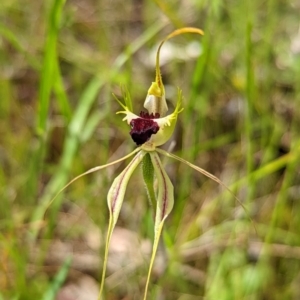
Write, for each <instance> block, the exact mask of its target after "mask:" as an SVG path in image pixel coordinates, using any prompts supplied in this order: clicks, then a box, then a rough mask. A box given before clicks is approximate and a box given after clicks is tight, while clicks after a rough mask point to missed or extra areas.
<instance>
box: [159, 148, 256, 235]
mask: <svg viewBox="0 0 300 300" xmlns="http://www.w3.org/2000/svg"><path fill="white" fill-rule="evenodd" d="M156 151H157V152H159V153H161V154H163V155H165V156H167V157H171V158H174V159H176V160H178V161H180V162H182V163H184V164H186V165H187V166H189V167H191V168H193V169H194V170H196V171H197V172H199V173H201V174H203V175H204V176H206V177H208V178H210V179H212V180H213V181H215V182H217V183H218V184H220V185H221V186H222V187H224V188H225V189H226V190H227V191H228V192H229V193H230V194H231V195H232V196H233V197H234V198H235V200H236V201H237V202H238V203H239V204H240V205H241V206H242V207H243V209H244V210H245V212H246V214H247V217H248V218H249V219H250V220H251V222H252V224H253V226H254V229H255V231H256V227H255V224H254V222H253V220H252V219H251V217H250V216H249V213H248V210H247V208H246V207H245V206H244V204H243V203H242V202H241V200H240V199H239V198H238V197H237V196H236V195H235V194H234V193H233V192H232V190H231V189H230V188H229V187H228V186H227V185H226V184H225V183H224V182H223V181H221V180H220V179H219V178H218V177H216V176H214V175H213V174H211V173H209V172H207V171H205V170H204V169H202V168H200V167H198V166H196V165H194V164H192V163H190V162H188V161H187V160H185V159H183V158H181V157H179V156H177V155H175V154H172V153H169V152H167V151H165V150H162V149H159V148H157V149H156Z"/></svg>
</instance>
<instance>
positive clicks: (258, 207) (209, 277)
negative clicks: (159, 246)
mask: <svg viewBox="0 0 300 300" xmlns="http://www.w3.org/2000/svg"><path fill="white" fill-rule="evenodd" d="M297 5H298V4H297V3H296V2H295V1H279V0H269V1H265V2H261V1H258V0H255V1H231V2H230V1H226V2H222V1H218V0H213V1H188V2H186V1H175V2H174V1H173V2H171V1H147V0H146V1H144V2H138V4H137V3H129V2H124V1H117V2H113V3H111V2H109V1H106V2H103V1H102V2H101V1H100V2H98V3H95V2H93V1H84V2H75V1H62V0H53V1H46V2H41V3H40V2H38V1H34V2H32V1H29V0H25V1H23V2H21V1H17V0H15V1H4V2H3V3H1V4H0V66H1V67H0V99H1V101H0V164H1V167H0V196H1V204H0V230H1V231H0V257H1V258H0V299H43V297H44V298H45V299H50V298H51V299H55V294H56V293H57V292H59V290H60V289H61V288H62V286H63V285H64V284H67V283H76V282H77V280H78V278H81V277H82V276H83V275H84V274H85V275H86V276H89V277H91V278H93V280H94V281H95V282H99V277H100V276H99V274H100V273H101V265H102V263H101V258H102V257H103V240H104V237H105V232H106V229H107V222H108V211H107V203H106V193H107V191H108V189H109V187H110V184H111V183H112V181H113V178H114V177H115V176H116V175H118V174H119V173H120V172H121V170H122V167H123V166H124V164H120V166H116V167H111V168H110V169H108V170H103V171H101V172H99V173H97V174H93V175H89V176H88V177H85V178H82V179H81V180H79V181H78V182H76V183H74V184H73V185H71V186H70V187H69V188H68V189H67V190H66V191H65V193H64V194H62V195H61V196H60V197H59V198H58V199H57V200H56V201H55V202H54V203H53V205H52V206H50V208H49V209H48V211H47V212H46V209H47V207H48V204H49V201H50V200H51V198H52V197H53V195H55V194H56V192H57V191H58V190H59V189H60V188H61V187H62V186H63V185H65V184H66V183H67V182H68V181H69V180H70V179H72V178H73V177H75V176H76V175H78V174H80V173H81V172H84V171H85V170H87V169H89V168H91V167H93V166H96V165H101V164H105V163H106V162H108V161H112V160H113V159H116V158H118V157H121V156H123V155H125V154H127V153H129V152H130V151H131V150H133V149H134V143H133V142H132V141H131V139H130V136H129V134H128V132H129V128H128V126H127V125H126V124H125V123H123V122H122V121H121V117H120V116H119V115H115V112H116V111H117V110H119V107H118V104H117V102H116V101H115V100H114V98H113V96H112V93H115V94H116V95H117V96H118V97H119V96H120V94H121V88H120V86H122V85H126V86H127V87H128V90H129V92H130V94H131V97H132V99H133V101H134V110H135V112H136V113H138V112H139V111H140V110H141V109H142V104H143V101H144V99H145V97H146V94H147V90H148V88H149V86H150V84H151V82H152V81H153V80H154V71H155V70H154V65H153V66H150V61H151V53H152V51H156V47H157V44H158V43H159V42H160V41H161V40H162V39H163V38H164V37H165V36H166V35H167V34H168V33H170V32H171V31H172V30H174V29H175V28H178V27H180V26H194V27H199V28H202V29H203V30H204V31H205V36H204V37H198V36H194V35H185V36H182V37H181V36H180V37H176V38H174V39H173V40H171V41H170V43H171V44H172V45H176V46H180V47H182V49H186V48H185V47H186V46H187V45H188V44H189V43H191V42H194V41H197V42H199V43H200V46H201V55H199V57H198V58H189V57H188V55H186V57H187V58H186V59H185V60H178V59H171V61H170V62H168V63H167V64H165V65H163V66H162V75H163V79H164V83H165V85H166V87H167V89H166V90H167V98H168V100H169V101H170V106H171V107H172V104H173V105H174V104H175V99H176V86H179V87H180V88H182V89H183V95H184V103H183V106H184V108H185V110H184V111H183V113H181V114H180V117H179V121H178V123H177V131H176V133H175V134H174V141H175V142H176V144H175V146H173V148H172V152H174V153H176V154H177V155H180V156H181V157H182V158H184V159H187V160H189V161H191V162H193V163H194V164H197V165H198V166H200V167H202V168H204V169H206V170H208V171H209V172H211V173H213V174H214V175H216V176H218V177H219V178H221V179H222V180H223V181H224V182H225V183H226V184H227V185H228V186H230V188H231V189H232V190H233V191H234V192H235V194H236V195H237V196H238V198H239V199H240V200H241V201H242V202H243V203H244V205H245V206H246V207H247V210H248V214H247V213H246V212H245V211H243V209H242V208H241V206H240V205H239V204H238V203H236V201H235V200H234V199H233V197H231V195H230V194H228V193H227V192H225V191H224V190H223V189H222V188H221V187H219V186H218V185H217V184H216V183H214V182H212V181H210V180H208V179H206V178H205V177H204V176H202V175H199V174H198V173H195V172H194V171H192V170H190V169H189V168H188V167H186V166H184V165H181V164H178V163H177V162H175V161H171V160H167V159H163V162H164V163H165V166H166V169H167V172H168V174H169V175H170V178H171V179H172V181H173V184H174V187H175V206H174V209H173V211H172V213H171V214H170V216H169V217H168V219H167V221H166V224H165V227H164V234H163V236H164V244H165V246H166V253H165V254H163V252H162V251H161V253H160V254H159V257H158V260H157V264H158V265H157V266H156V267H154V274H153V276H152V282H151V284H150V294H149V297H148V298H149V299H159V298H162V299H181V300H182V299H202V298H204V299H218V300H219V299H221V300H222V299H224V300H225V299H270V300H273V299H278V300H279V299H280V300H282V299H298V298H299V297H300V290H299V287H298V286H299V276H300V235H299V228H300V217H299V216H300V204H299V199H300V193H299V184H300V179H299V171H300V169H299V158H300V157H299V156H300V154H299V153H300V144H299V140H300V131H299V128H300V124H299V119H300V118H299V116H300V110H299V99H300V87H299V84H298V82H299V80H300V67H299V66H300V60H299V53H300V50H299V46H297V45H298V44H299V33H298V27H299V16H298V15H299V14H298V11H299V7H297ZM298 6H299V5H298ZM297 41H298V44H297ZM297 47H298V48H297ZM180 54H181V55H182V54H184V50H181V52H180ZM169 55H170V57H171V56H172V55H173V54H172V53H170V54H169ZM167 147H168V146H167ZM248 215H250V216H251V218H252V220H253V222H251V221H250V220H249V218H248ZM253 223H255V228H254V226H253ZM118 226H119V227H120V228H122V229H123V230H125V229H126V230H127V231H126V233H127V234H128V236H127V235H125V233H124V232H123V231H122V232H123V234H120V236H117V235H116V240H115V241H113V242H112V244H114V243H115V244H114V245H117V244H118V241H119V243H120V239H122V238H125V236H126V237H127V238H128V239H130V238H133V239H137V240H138V242H137V244H136V245H135V244H134V243H133V242H132V241H131V240H129V242H128V243H129V244H128V245H129V246H130V245H135V246H134V247H133V248H131V247H129V246H128V247H129V248H130V251H131V252H130V251H129V252H128V253H125V254H122V255H124V256H122V255H121V254H120V253H117V254H115V256H114V255H113V253H114V252H113V251H112V256H111V257H110V261H111V263H109V264H108V278H107V281H106V293H107V299H124V298H126V297H127V298H128V299H140V298H141V295H142V294H143V287H144V284H145V277H146V275H147V266H148V262H149V256H148V255H147V253H146V252H147V251H146V252H144V254H143V256H142V259H141V260H140V261H139V263H136V257H138V256H139V254H140V253H141V251H142V250H141V249H142V248H143V247H142V244H143V245H144V247H145V244H146V245H147V243H149V241H152V240H153V222H152V220H151V212H150V210H149V205H148V201H147V197H146V192H145V189H144V187H143V183H142V180H141V179H140V176H139V174H138V172H136V174H135V175H134V177H133V178H132V180H131V181H130V183H129V189H128V191H127V194H126V199H125V201H124V206H123V208H122V212H121V215H120V220H119V222H118ZM255 229H256V230H255ZM91 237H92V238H91ZM118 239H119V240H118ZM59 242H60V245H61V248H53V247H55V246H56V245H58V244H59ZM63 247H67V248H63ZM68 247H69V248H68ZM70 247H71V249H72V251H70V252H68V251H67V250H65V249H70ZM115 247H116V246H115ZM51 249H55V251H56V252H55V251H54V253H58V254H59V255H58V256H57V257H56V258H55V257H54V256H53V251H51ZM63 249H64V250H63ZM114 249H115V248H114ZM115 251H117V250H115ZM69 254H71V255H72V254H73V258H72V262H71V263H70V262H69V260H68V259H69ZM79 254H86V255H90V256H89V257H92V259H94V260H95V261H96V262H97V263H95V264H92V265H91V266H89V265H88V260H86V261H85V260H84V263H83V264H80V263H79V262H78V257H79ZM118 257H119V258H120V257H121V258H122V259H117V258H118ZM76 258H77V260H76ZM164 261H165V262H164ZM69 263H70V264H71V265H70V267H69V265H68V264H69ZM47 297H48V298H47Z"/></svg>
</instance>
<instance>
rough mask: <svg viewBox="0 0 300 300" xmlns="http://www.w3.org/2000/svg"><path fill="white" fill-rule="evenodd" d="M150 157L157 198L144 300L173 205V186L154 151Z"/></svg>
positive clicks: (150, 153)
mask: <svg viewBox="0 0 300 300" xmlns="http://www.w3.org/2000/svg"><path fill="white" fill-rule="evenodd" d="M149 155H150V157H151V161H152V165H153V167H154V172H155V175H156V178H157V183H158V184H157V189H158V191H157V197H156V203H157V205H156V216H155V225H154V242H153V248H152V255H151V260H150V266H149V270H148V276H147V281H146V287H145V294H144V300H146V297H147V291H148V286H149V281H150V275H151V271H152V268H153V264H154V260H155V256H156V252H157V248H158V243H159V239H160V236H161V233H162V230H163V226H164V222H165V219H166V218H167V216H168V215H169V213H170V212H171V210H172V208H173V205H174V188H173V184H172V182H171V180H170V178H169V176H168V175H167V173H166V171H165V170H164V168H163V166H162V163H161V161H160V158H159V156H158V154H157V152H156V151H152V152H149Z"/></svg>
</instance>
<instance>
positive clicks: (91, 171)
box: [45, 147, 141, 212]
mask: <svg viewBox="0 0 300 300" xmlns="http://www.w3.org/2000/svg"><path fill="white" fill-rule="evenodd" d="M140 150H141V148H140V147H139V148H136V149H135V150H133V151H132V152H131V153H129V154H127V155H125V156H123V157H122V158H120V159H117V160H115V161H112V162H110V163H108V164H105V165H101V166H97V167H94V168H91V169H89V170H88V171H86V172H84V173H82V174H80V175H78V176H76V177H75V178H73V179H72V180H71V181H69V182H68V183H67V184H66V185H65V186H64V187H63V188H61V189H60V190H59V191H58V193H57V194H56V195H55V196H54V197H53V198H52V199H51V201H50V202H49V203H48V204H47V208H46V209H45V212H46V211H47V210H48V209H49V207H50V206H51V204H52V203H53V202H54V200H55V199H56V198H57V197H58V196H59V194H60V193H61V192H63V191H64V190H65V189H66V188H67V187H68V186H69V185H71V184H72V183H73V182H75V181H76V180H78V179H79V178H81V177H83V176H86V175H88V174H91V173H94V172H97V171H99V170H102V169H105V168H107V167H110V166H113V165H115V164H117V163H119V162H121V161H123V160H125V159H127V158H129V157H130V156H132V155H133V154H135V153H137V152H138V151H140Z"/></svg>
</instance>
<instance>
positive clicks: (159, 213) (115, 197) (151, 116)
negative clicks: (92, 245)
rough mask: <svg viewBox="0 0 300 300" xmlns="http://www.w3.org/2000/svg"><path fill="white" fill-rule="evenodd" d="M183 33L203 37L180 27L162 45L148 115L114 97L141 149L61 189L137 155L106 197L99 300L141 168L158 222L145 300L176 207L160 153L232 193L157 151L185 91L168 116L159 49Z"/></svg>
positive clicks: (172, 124)
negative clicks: (164, 232) (128, 196)
mask: <svg viewBox="0 0 300 300" xmlns="http://www.w3.org/2000/svg"><path fill="white" fill-rule="evenodd" d="M182 33H197V34H200V35H203V31H202V30H200V29H197V28H191V27H186V28H181V29H178V30H175V31H173V32H172V33H171V34H169V35H168V36H167V37H166V38H165V39H164V40H163V41H162V42H161V44H160V45H159V48H158V51H157V55H156V76H155V81H154V82H152V84H151V86H150V88H149V90H148V93H147V96H146V99H145V102H144V107H145V109H146V110H147V112H141V113H140V115H136V114H134V113H133V112H132V103H131V99H130V95H129V93H128V92H125V96H124V102H125V103H123V102H121V101H120V100H118V99H117V98H116V97H115V98H116V100H117V101H118V102H119V104H120V105H121V107H122V109H123V110H121V111H119V112H117V114H122V115H125V116H124V118H123V121H126V122H127V124H128V125H130V127H131V130H130V135H131V138H132V140H133V141H134V142H135V143H136V145H137V146H138V147H137V148H136V149H135V150H134V151H132V152H131V153H130V154H128V155H126V156H124V157H123V158H120V159H118V160H116V161H114V162H111V163H108V164H106V165H102V166H98V167H95V168H92V169H90V170H88V171H87V172H85V173H83V174H81V175H79V176H77V177H76V178H74V179H73V180H72V181H70V182H69V183H68V184H67V185H66V186H65V187H64V188H63V189H62V190H64V189H65V188H66V187H67V186H69V185H70V184H71V183H73V182H74V181H75V180H77V179H79V178H80V177H82V176H85V175H87V174H90V173H93V172H95V171H98V170H100V169H103V168H106V167H109V166H111V165H113V164H116V163H119V162H121V161H123V160H125V159H127V158H128V157H130V156H133V155H134V154H135V156H134V157H133V159H132V160H131V162H130V163H129V164H128V165H127V167H126V168H125V169H124V170H123V172H122V173H121V174H120V175H119V176H117V177H116V178H115V179H114V181H113V183H112V186H111V187H110V190H109V192H108V195H107V204H108V208H109V225H108V232H107V238H106V245H105V254H104V260H103V271H102V279H101V286H100V292H99V298H98V299H99V300H100V299H101V297H102V293H103V288H104V281H105V274H106V267H107V261H108V248H109V243H110V240H111V236H112V233H113V230H114V228H115V225H116V223H117V220H118V217H119V214H120V210H121V207H122V203H123V200H124V195H125V192H126V188H127V184H128V181H129V179H130V177H131V175H132V174H133V172H134V170H135V169H136V168H137V166H138V165H140V164H141V163H142V172H143V177H144V181H145V186H146V189H147V194H148V197H149V199H150V202H151V204H152V207H153V210H154V216H155V221H154V231H155V235H154V242H153V249H152V255H151V260H150V266H149V270H148V276H147V281H146V286H145V292H144V298H143V299H144V300H145V299H146V297H147V291H148V286H149V281H150V275H151V271H152V267H153V264H154V259H155V256H156V252H157V248H158V243H159V239H160V236H161V234H162V230H163V226H164V222H165V220H166V218H167V216H168V215H169V214H170V212H171V210H172V208H173V204H174V192H173V190H174V189H173V185H172V183H171V180H170V179H169V177H168V175H167V173H166V171H165V170H164V168H163V165H162V163H161V160H160V157H159V154H161V155H165V156H167V157H171V158H174V159H176V160H178V161H180V162H182V163H185V164H186V165H188V166H189V167H191V168H193V169H195V170H196V171H198V172H200V173H202V174H204V175H205V176H207V177H209V178H210V179H212V180H214V181H216V182H217V183H219V184H220V185H222V186H223V187H225V188H226V189H227V190H229V189H228V187H227V186H226V185H225V184H224V183H223V182H222V181H221V180H220V179H218V178H217V177H215V176H214V175H212V174H210V173H209V172H207V171H205V170H204V169H202V168H199V167H198V166H196V165H194V164H192V163H190V162H188V161H186V160H184V159H182V158H180V157H178V156H176V155H174V154H171V153H169V152H167V151H165V150H163V149H160V148H157V147H158V146H161V145H163V144H165V143H166V142H167V141H168V140H169V139H170V138H171V136H172V134H173V131H174V128H175V125H176V122H177V117H178V115H179V114H180V113H181V112H182V111H183V108H182V92H181V90H180V89H178V99H177V104H176V107H175V110H174V111H173V113H171V114H169V115H166V114H167V111H168V106H167V102H166V96H165V89H164V85H163V81H162V76H161V73H160V67H159V54H160V49H161V47H162V45H163V44H164V42H165V41H167V40H168V39H170V38H172V37H174V36H177V35H180V34H182ZM154 180H156V181H157V185H156V187H157V188H154ZM62 190H61V191H62ZM61 191H60V192H61ZM229 191H230V190H229ZM60 192H59V193H60ZM55 198H56V197H55ZM235 198H236V197H235ZM53 200H54V199H53Z"/></svg>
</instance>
